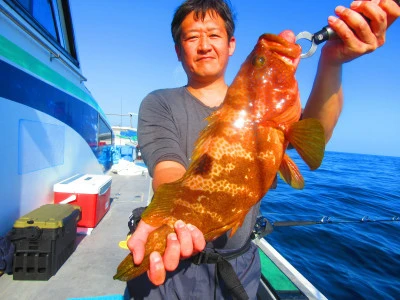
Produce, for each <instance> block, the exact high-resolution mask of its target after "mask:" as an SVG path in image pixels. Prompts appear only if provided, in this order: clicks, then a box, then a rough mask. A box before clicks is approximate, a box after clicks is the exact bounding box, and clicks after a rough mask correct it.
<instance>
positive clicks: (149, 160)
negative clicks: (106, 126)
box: [138, 92, 188, 176]
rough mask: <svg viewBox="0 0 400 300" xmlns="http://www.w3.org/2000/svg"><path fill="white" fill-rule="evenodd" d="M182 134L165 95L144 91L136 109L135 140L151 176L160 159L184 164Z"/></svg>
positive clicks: (185, 161)
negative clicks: (137, 118)
mask: <svg viewBox="0 0 400 300" xmlns="http://www.w3.org/2000/svg"><path fill="white" fill-rule="evenodd" d="M181 134H182V133H181V132H180V129H179V126H178V124H176V120H175V118H174V114H173V113H172V111H171V106H170V103H169V102H168V99H166V98H165V97H164V95H163V94H162V93H157V92H153V93H150V94H149V95H147V96H146V97H145V98H144V99H143V101H142V103H141V105H140V109H139V120H138V143H139V146H140V150H141V153H142V158H143V160H144V162H145V164H146V165H147V167H148V169H149V173H150V176H153V172H154V167H155V166H156V164H157V163H159V162H160V161H165V160H171V161H176V162H178V163H180V164H182V165H183V166H184V167H185V168H187V164H188V161H187V157H186V155H185V153H184V151H183V149H182V148H181V145H180V137H181Z"/></svg>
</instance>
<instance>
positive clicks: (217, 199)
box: [114, 34, 325, 280]
mask: <svg viewBox="0 0 400 300" xmlns="http://www.w3.org/2000/svg"><path fill="white" fill-rule="evenodd" d="M300 53H301V49H300V47H299V46H298V45H296V44H293V43H290V42H288V41H286V40H285V39H283V38H282V37H279V36H277V35H272V34H264V35H262V36H261V37H260V38H259V40H258V42H257V44H256V46H255V48H254V50H253V51H252V52H251V53H250V55H249V56H248V57H247V59H246V61H245V62H244V63H243V64H242V66H241V69H240V70H239V72H238V74H237V76H236V78H235V79H234V81H233V83H232V84H231V86H230V87H229V89H228V92H227V95H226V97H225V100H224V103H223V105H222V106H221V107H220V109H218V110H217V111H216V112H214V113H213V114H212V115H211V116H210V117H209V118H208V125H207V126H206V128H205V129H204V130H203V131H202V132H201V133H200V136H199V138H198V140H197V143H196V146H195V148H194V152H193V154H192V158H191V161H192V163H191V164H190V166H189V168H188V170H187V171H186V173H185V174H184V176H183V177H182V178H181V179H180V180H178V181H176V182H173V183H168V184H164V185H162V186H160V187H159V188H158V190H157V191H156V193H155V195H154V197H153V200H152V202H151V204H150V205H149V207H148V208H147V209H146V210H145V212H144V213H143V215H142V219H143V220H144V221H145V222H146V223H148V224H150V225H152V226H155V227H159V228H158V229H157V230H155V231H154V232H153V233H152V234H151V235H150V236H149V238H148V241H147V243H146V250H145V258H144V260H143V262H142V263H141V264H140V265H134V264H133V259H132V255H131V254H129V255H128V256H127V257H126V258H125V259H124V260H123V261H122V262H121V264H120V265H119V267H118V270H117V274H116V275H115V276H114V279H120V280H130V279H132V278H134V277H136V276H138V275H140V274H142V273H143V272H145V271H146V270H148V269H149V255H150V253H151V252H152V251H159V252H160V253H161V254H163V253H164V250H165V247H166V238H167V235H168V234H169V233H171V232H173V231H174V229H173V225H174V223H175V221H177V220H180V219H181V220H183V221H186V222H188V223H191V224H193V225H195V226H197V227H198V228H199V229H200V230H201V231H202V232H203V234H204V237H205V239H206V241H211V240H213V239H215V238H217V237H219V236H221V235H222V234H224V233H226V232H227V231H229V230H230V235H231V236H232V235H233V234H235V232H236V230H237V229H238V228H239V227H240V226H241V225H242V223H243V221H244V218H245V216H246V214H247V213H248V212H249V210H250V209H251V207H252V206H254V205H255V204H256V203H257V202H258V201H260V200H261V199H262V198H263V197H264V195H265V194H266V193H267V191H268V189H269V188H270V187H271V185H272V184H273V183H274V181H275V178H276V174H277V173H279V174H280V175H281V177H282V178H283V179H284V181H285V182H287V183H288V184H290V185H291V186H293V187H294V188H297V189H301V188H303V186H304V180H303V178H302V176H301V174H300V172H299V170H298V168H297V166H296V165H295V163H294V162H293V161H292V160H291V159H290V158H289V156H288V155H287V154H285V150H286V148H287V146H288V144H289V143H291V144H292V145H293V146H294V148H296V150H297V151H298V152H299V154H300V155H301V157H302V158H303V159H304V160H305V161H306V163H307V164H308V165H309V167H310V169H312V170H314V169H316V168H318V167H319V165H320V164H321V161H322V158H323V154H324V147H325V137H324V131H323V128H322V126H321V124H320V123H319V122H318V121H317V120H315V119H305V120H300V121H299V119H300V115H301V104H300V98H299V92H298V87H297V81H296V79H295V71H296V64H295V63H294V61H295V60H296V59H297V58H299V56H300Z"/></svg>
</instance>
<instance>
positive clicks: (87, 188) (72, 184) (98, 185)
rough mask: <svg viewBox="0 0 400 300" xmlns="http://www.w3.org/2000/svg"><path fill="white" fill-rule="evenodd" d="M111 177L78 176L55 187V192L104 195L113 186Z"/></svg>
mask: <svg viewBox="0 0 400 300" xmlns="http://www.w3.org/2000/svg"><path fill="white" fill-rule="evenodd" d="M111 182H112V177H111V176H109V175H95V174H85V175H82V174H78V175H75V176H72V177H70V178H68V179H66V180H63V181H61V182H59V183H56V184H55V185H54V192H59V193H76V194H100V195H102V194H104V192H105V191H107V189H108V188H109V187H110V186H111Z"/></svg>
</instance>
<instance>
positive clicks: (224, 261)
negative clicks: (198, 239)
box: [192, 240, 251, 300]
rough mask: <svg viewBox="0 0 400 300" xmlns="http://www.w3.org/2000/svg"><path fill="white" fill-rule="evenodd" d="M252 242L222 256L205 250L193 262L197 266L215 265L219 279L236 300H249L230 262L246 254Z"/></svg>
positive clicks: (194, 257) (193, 258)
mask: <svg viewBox="0 0 400 300" xmlns="http://www.w3.org/2000/svg"><path fill="white" fill-rule="evenodd" d="M250 243H251V241H250V240H248V241H247V242H246V244H245V245H244V246H243V247H242V248H240V249H238V250H237V251H235V252H230V253H227V254H221V253H217V252H210V251H206V250H203V251H201V252H200V253H199V254H197V255H195V256H193V257H192V262H193V263H194V264H196V265H200V264H215V265H216V272H217V274H218V277H219V278H220V279H222V280H223V281H224V283H225V286H226V287H227V289H228V290H229V292H230V293H231V295H232V299H234V300H247V299H249V296H248V295H247V293H246V290H245V289H244V287H243V285H242V283H241V282H240V280H239V278H238V276H237V274H236V272H235V270H234V269H233V267H232V265H231V264H230V262H229V261H228V260H231V259H234V258H236V257H238V256H241V255H242V254H244V253H246V252H247V250H249V249H250Z"/></svg>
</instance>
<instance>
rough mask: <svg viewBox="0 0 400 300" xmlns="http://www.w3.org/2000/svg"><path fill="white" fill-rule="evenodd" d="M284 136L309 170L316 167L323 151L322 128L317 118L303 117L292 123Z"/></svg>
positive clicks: (323, 137)
mask: <svg viewBox="0 0 400 300" xmlns="http://www.w3.org/2000/svg"><path fill="white" fill-rule="evenodd" d="M286 138H287V139H288V140H289V142H290V144H292V146H293V147H294V148H295V149H296V151H297V152H298V153H299V154H300V156H301V158H302V159H303V160H304V161H305V162H306V164H307V165H308V166H309V167H310V169H311V170H315V169H317V168H318V167H319V166H320V165H321V162H322V159H323V157H324V151H325V133H324V128H323V127H322V125H321V123H320V122H319V121H318V120H317V119H304V120H300V121H299V122H296V123H293V124H292V125H291V126H290V128H289V130H288V132H287V133H286Z"/></svg>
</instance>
